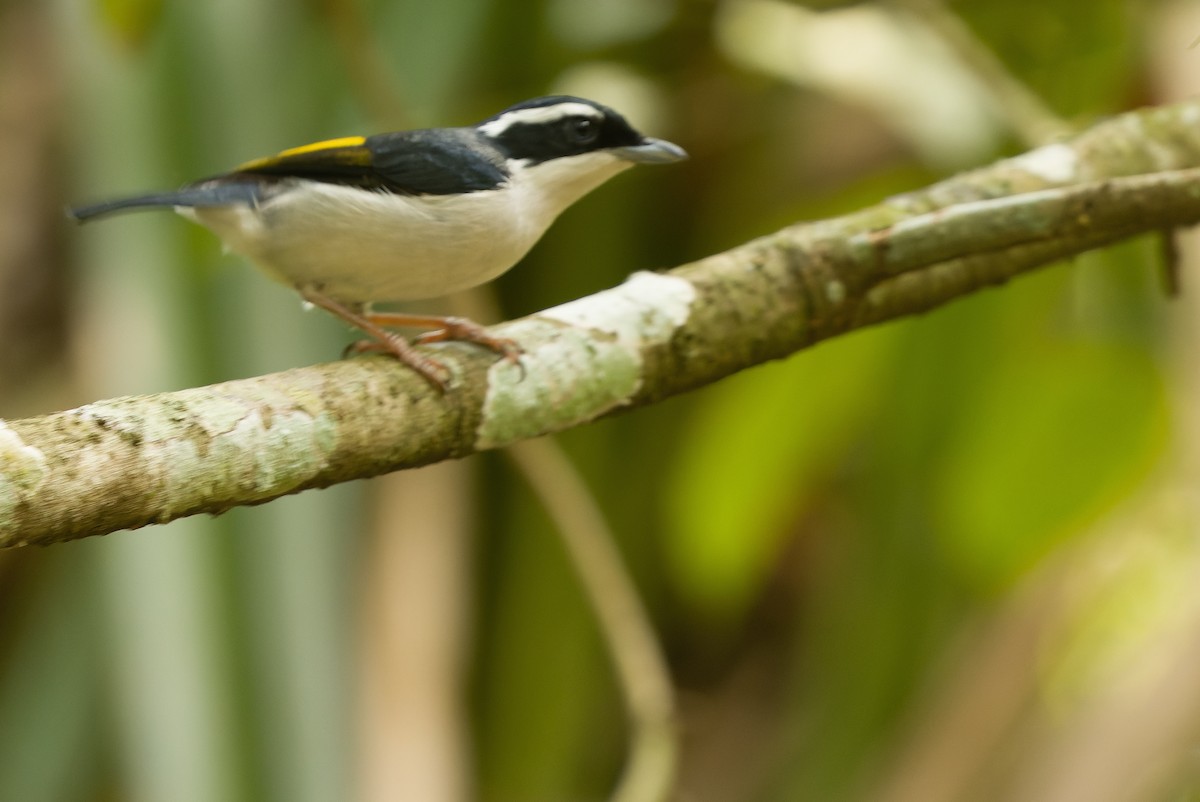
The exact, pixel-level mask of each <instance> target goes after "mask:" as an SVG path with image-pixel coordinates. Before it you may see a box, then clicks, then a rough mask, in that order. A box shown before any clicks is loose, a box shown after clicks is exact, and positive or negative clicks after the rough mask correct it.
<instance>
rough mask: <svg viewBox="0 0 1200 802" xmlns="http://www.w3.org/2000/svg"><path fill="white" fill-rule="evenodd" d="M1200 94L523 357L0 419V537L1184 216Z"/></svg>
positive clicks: (742, 267) (594, 389)
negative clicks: (430, 379) (447, 385)
mask: <svg viewBox="0 0 1200 802" xmlns="http://www.w3.org/2000/svg"><path fill="white" fill-rule="evenodd" d="M1198 121H1200V101H1191V102H1188V103H1182V104H1179V105H1175V106H1168V107H1162V108H1154V109H1148V110H1143V111H1139V112H1133V113H1129V114H1125V115H1121V116H1119V117H1115V118H1113V119H1111V120H1108V121H1106V122H1103V123H1101V124H1099V125H1097V126H1095V127H1094V128H1092V129H1091V130H1089V131H1087V132H1085V133H1083V134H1081V135H1080V136H1078V137H1075V138H1074V139H1072V140H1070V141H1068V142H1064V143H1061V144H1055V145H1050V146H1047V147H1044V148H1039V149H1037V150H1034V151H1031V152H1029V153H1026V154H1024V155H1022V156H1018V157H1017V158H1014V159H1008V160H1005V161H1001V162H998V163H996V164H994V165H992V166H990V167H987V168H984V169H980V170H976V171H974V172H971V173H966V174H963V175H960V176H956V177H954V178H951V179H949V180H947V181H943V182H941V183H938V184H935V185H933V186H931V187H928V188H926V189H924V190H922V191H920V192H914V193H911V194H908V195H904V196H900V197H897V198H892V199H889V200H887V201H885V202H884V203H881V204H879V205H877V206H873V207H870V208H867V209H864V210H862V211H860V212H857V213H854V214H851V215H847V216H844V217H839V218H834V219H830V220H825V221H820V222H815V223H803V224H798V225H794V226H791V227H788V228H786V229H783V230H782V231H779V232H777V233H775V234H772V235H770V236H767V237H763V238H761V239H758V240H754V241H752V242H749V243H746V244H744V245H741V246H739V247H737V248H734V249H732V250H730V251H726V252H725V253H721V254H717V255H715V256H710V257H708V258H706V259H702V260H700V261H698V262H694V263H692V264H689V265H684V266H682V267H678V268H676V269H674V270H671V271H668V272H666V273H636V274H634V275H633V276H632V277H631V278H630V279H629V280H628V281H626V282H625V283H624V284H622V285H621V286H619V287H615V288H613V289H610V290H606V291H604V292H600V293H597V294H595V295H592V296H589V297H587V298H582V299H579V300H577V301H573V302H571V303H568V304H565V305H563V306H559V307H556V308H554V309H550V310H546V311H545V312H541V313H539V314H537V315H533V316H531V317H528V318H524V319H522V320H517V321H514V322H511V323H507V324H503V325H501V326H498V327H496V329H495V333H496V335H497V336H502V337H510V338H513V339H515V340H517V341H518V342H520V343H521V345H522V346H523V347H524V348H525V355H524V357H523V358H522V366H521V367H517V366H513V365H511V364H508V363H506V362H504V361H500V362H496V361H495V360H494V359H493V358H492V357H491V355H487V354H482V353H479V352H478V351H477V350H475V349H472V348H471V347H470V346H466V345H461V344H454V343H451V344H441V345H435V346H430V347H431V348H432V349H434V350H436V352H437V354H438V358H439V359H440V360H442V361H444V362H445V363H446V364H448V365H449V366H450V367H451V368H452V370H453V371H454V373H455V376H454V384H453V386H452V388H451V390H450V391H449V392H447V393H446V394H445V395H439V394H437V393H436V392H433V391H432V390H431V389H430V388H429V386H428V384H427V383H426V382H424V380H422V379H421V378H420V377H419V376H417V375H416V374H414V373H413V372H412V371H410V370H406V369H404V368H403V367H401V366H398V365H396V364H395V363H394V362H393V361H391V360H389V359H386V358H382V357H369V358H361V359H353V360H348V361H343V362H337V363H330V364H323V365H315V366H312V367H306V368H298V369H295V370H289V371H285V372H283V373H277V374H272V375H268V376H260V377H257V378H252V379H245V380H240V381H233V382H227V383H224V384H218V385H213V386H210V387H201V388H196V389H191V390H184V391H181V392H174V393H163V394H160V395H152V396H144V397H135V398H120V399H115V400H109V401H98V402H96V403H93V404H88V405H86V406H83V407H79V408H78V409H73V410H68V411H65V412H58V413H54V414H51V415H46V416H43V417H38V418H29V419H25V420H17V421H10V422H7V423H5V422H3V421H0V546H16V545H24V544H27V543H53V542H58V541H63V540H70V539H73V538H79V537H87V536H89V535H99V534H105V533H107V532H112V531H115V530H118V529H127V528H134V527H139V526H143V525H146V524H149V523H158V522H164V521H169V520H172V519H174V518H179V517H182V516H185V515H192V514H195V513H200V512H208V513H217V512H221V511H223V510H225V509H228V508H229V507H232V506H237V505H242V504H257V503H261V502H264V501H268V500H270V499H273V498H277V497H279V496H281V495H286V494H288V493H295V492H298V491H301V490H305V489H308V488H313V487H326V486H328V485H331V484H335V483H337V482H343V481H347V480H350V479H358V478H363V477H368V476H374V475H377V474H380V473H385V472H388V471H393V470H397V469H400V468H408V467H413V466H417V465H424V464H428V463H431V462H437V461H439V460H443V459H448V458H453V457H462V456H465V455H468V454H471V453H474V452H476V451H480V450H484V449H490V448H496V447H499V446H503V445H506V444H509V443H513V442H517V441H519V440H523V439H527V438H530V437H535V436H538V435H541V434H546V433H549V432H555V431H560V430H563V429H567V428H570V427H572V426H577V425H580V424H582V423H586V422H588V421H591V420H594V419H596V418H599V417H601V416H604V415H608V414H611V413H614V412H618V411H622V410H626V409H631V408H634V407H637V406H641V405H644V404H649V403H653V402H655V401H657V400H659V399H662V398H665V397H668V396H671V395H675V394H678V393H682V392H685V391H687V390H690V389H693V388H696V387H700V386H702V385H705V384H709V383H711V382H714V381H717V380H718V379H721V378H723V377H725V376H728V375H730V374H732V373H735V372H737V371H739V370H743V369H745V368H747V367H750V366H752V365H756V364H759V363H761V362H764V361H767V360H770V359H777V358H780V357H784V356H787V355H788V354H791V353H794V352H795V351H798V350H800V349H802V348H805V347H807V346H810V345H812V344H814V343H816V342H819V341H821V340H824V339H828V338H830V337H833V336H836V335H838V334H842V333H844V332H847V331H850V330H853V329H856V328H861V327H863V326H866V325H870V324H873V323H879V322H883V321H886V320H892V319H894V318H898V317H902V316H905V315H911V314H915V313H919V312H923V311H925V310H927V309H931V308H933V307H935V306H938V305H940V304H943V303H946V302H947V301H949V300H952V299H953V298H955V297H958V296H960V295H964V294H966V293H969V292H973V291H975V290H978V289H981V288H983V287H986V286H989V285H993V284H998V283H1001V282H1004V281H1006V280H1007V279H1009V278H1011V277H1013V276H1015V275H1018V274H1020V273H1022V272H1025V271H1028V270H1032V269H1034V268H1036V267H1039V266H1042V265H1046V264H1049V263H1052V262H1053V261H1055V260H1057V259H1061V258H1063V257H1066V256H1070V255H1073V254H1078V253H1082V252H1084V251H1087V250H1090V249H1093V248H1097V247H1100V246H1103V245H1107V244H1109V243H1112V242H1116V241H1118V240H1121V239H1124V238H1127V237H1129V236H1132V235H1135V234H1138V233H1142V232H1148V231H1161V230H1163V229H1169V228H1171V227H1176V226H1183V225H1190V224H1194V223H1196V222H1198V221H1200V126H1197V124H1196V123H1197V122H1198Z"/></svg>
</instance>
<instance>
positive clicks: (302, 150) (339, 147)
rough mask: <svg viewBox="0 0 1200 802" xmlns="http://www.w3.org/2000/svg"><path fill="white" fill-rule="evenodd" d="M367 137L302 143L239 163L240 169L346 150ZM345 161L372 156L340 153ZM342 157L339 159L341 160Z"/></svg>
mask: <svg viewBox="0 0 1200 802" xmlns="http://www.w3.org/2000/svg"><path fill="white" fill-rule="evenodd" d="M366 141H367V138H366V137H365V136H343V137H339V138H337V139H324V140H321V141H320V142H313V143H312V144H309V145H301V146H300V147H298V148H288V149H287V150H285V151H281V152H279V153H277V154H275V155H274V156H267V157H266V158H263V159H255V160H254V161H249V162H246V163H245V164H242V165H239V166H238V168H237V170H238V171H252V170H263V169H266V168H269V167H277V166H279V165H282V164H285V163H287V162H289V161H292V160H296V161H303V160H304V159H303V157H305V156H314V155H317V154H321V153H331V152H333V151H345V150H347V149H350V148H358V147H361V146H362V145H363V144H365V143H366ZM340 155H341V156H342V157H343V159H344V161H345V162H346V163H348V164H367V163H369V161H370V156H369V154H367V153H366V152H363V153H361V154H360V153H355V152H354V151H350V152H348V153H344V154H340ZM341 160H342V159H338V161H341Z"/></svg>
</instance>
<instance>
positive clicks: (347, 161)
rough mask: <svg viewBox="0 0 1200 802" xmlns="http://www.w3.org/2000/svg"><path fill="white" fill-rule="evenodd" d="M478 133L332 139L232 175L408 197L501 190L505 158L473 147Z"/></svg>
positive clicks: (246, 166) (458, 131)
mask: <svg viewBox="0 0 1200 802" xmlns="http://www.w3.org/2000/svg"><path fill="white" fill-rule="evenodd" d="M475 136H478V135H477V134H475V133H474V131H473V129H444V130H442V131H438V132H433V131H401V132H398V133H392V134H378V135H376V136H372V137H360V136H352V137H342V138H340V139H329V140H325V141H323V142H315V143H313V144H311V145H303V146H301V147H298V148H292V149H290V150H285V151H283V152H282V153H279V154H277V155H275V156H268V157H267V158H265V159H257V160H255V161H252V162H247V163H246V164H243V165H241V166H239V167H238V168H237V169H236V170H234V171H233V172H232V173H230V174H229V177H231V178H234V177H240V176H246V175H255V176H280V177H296V178H307V179H309V180H313V181H325V182H329V183H335V184H348V185H352V186H360V187H364V188H366V189H380V190H387V191H389V192H397V193H401V194H405V195H452V194H458V193H462V192H476V191H479V190H484V189H495V188H497V187H499V186H500V185H502V184H503V183H504V181H505V179H506V178H507V177H508V174H507V173H506V172H505V171H504V169H503V167H502V166H501V164H502V162H501V161H500V159H498V158H495V157H489V156H488V155H484V153H481V152H480V150H479V149H478V148H472V147H471V145H472V137H475Z"/></svg>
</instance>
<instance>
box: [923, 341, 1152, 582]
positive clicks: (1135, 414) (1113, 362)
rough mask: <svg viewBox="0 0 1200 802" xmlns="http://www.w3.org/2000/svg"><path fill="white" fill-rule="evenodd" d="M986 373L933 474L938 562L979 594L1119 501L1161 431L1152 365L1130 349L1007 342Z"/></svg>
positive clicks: (1139, 475)
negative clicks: (1012, 345)
mask: <svg viewBox="0 0 1200 802" xmlns="http://www.w3.org/2000/svg"><path fill="white" fill-rule="evenodd" d="M990 379H991V384H990V386H989V387H987V388H986V389H985V391H984V392H981V393H979V394H978V395H977V396H976V397H975V399H974V400H975V408H974V409H973V410H971V411H970V414H968V415H965V416H964V417H963V419H962V420H963V421H965V423H964V424H963V430H962V431H961V432H960V433H959V436H958V437H957V438H955V440H954V441H953V443H952V445H951V447H950V451H949V453H948V454H947V457H946V459H945V461H944V464H943V469H942V471H941V475H940V476H936V477H933V479H934V481H935V482H937V483H938V484H937V486H936V487H935V497H936V503H937V506H938V509H937V515H938V518H939V522H940V524H941V526H940V531H941V536H942V539H943V547H944V549H945V551H946V553H947V555H948V558H949V560H950V562H951V563H952V564H955V565H957V567H958V569H959V570H960V571H961V572H962V573H963V574H964V575H965V576H966V577H967V578H968V579H969V580H970V581H972V582H973V583H975V584H977V585H979V586H981V587H983V588H985V589H995V588H998V587H1002V586H1004V585H1005V584H1007V583H1009V582H1011V581H1013V580H1014V579H1016V578H1017V577H1019V576H1020V575H1021V573H1022V572H1024V571H1026V570H1027V569H1029V568H1030V567H1032V565H1033V564H1034V563H1035V562H1036V561H1037V560H1038V559H1039V558H1040V557H1042V556H1043V555H1045V554H1046V553H1047V552H1048V551H1049V550H1050V549H1051V548H1053V547H1054V546H1055V545H1057V544H1060V543H1062V542H1063V541H1065V540H1067V539H1069V538H1070V537H1072V536H1074V535H1076V534H1078V533H1080V532H1081V531H1083V530H1084V528H1085V527H1086V526H1087V525H1088V524H1090V523H1091V522H1093V521H1094V520H1095V519H1096V518H1097V517H1098V516H1100V515H1101V514H1102V513H1103V512H1105V511H1106V510H1108V509H1109V508H1111V507H1112V506H1113V505H1114V504H1115V503H1116V502H1118V501H1119V500H1120V499H1121V498H1123V497H1124V495H1126V494H1127V493H1128V491H1129V490H1130V489H1131V488H1132V487H1133V486H1134V485H1135V484H1136V483H1138V482H1139V481H1141V480H1142V479H1143V478H1144V477H1145V476H1146V474H1147V472H1148V471H1149V469H1150V468H1151V467H1152V465H1153V464H1154V461H1155V459H1156V457H1157V456H1158V455H1159V454H1160V453H1161V451H1162V448H1163V446H1164V444H1165V442H1166V432H1167V409H1166V398H1165V392H1164V389H1163V383H1162V379H1161V376H1160V375H1159V371H1158V368H1157V366H1156V365H1155V364H1154V362H1153V360H1152V359H1151V358H1150V357H1149V356H1148V355H1147V354H1146V353H1145V352H1144V351H1140V350H1137V349H1134V348H1130V347H1126V346H1117V345H1107V344H1096V343H1074V344H1054V345H1051V346H1049V347H1042V348H1030V349H1017V350H1016V351H1014V352H1011V353H1010V354H1009V356H1008V357H1007V364H1005V365H1003V366H1000V367H998V368H997V370H996V371H995V372H994V373H993V374H991V376H990Z"/></svg>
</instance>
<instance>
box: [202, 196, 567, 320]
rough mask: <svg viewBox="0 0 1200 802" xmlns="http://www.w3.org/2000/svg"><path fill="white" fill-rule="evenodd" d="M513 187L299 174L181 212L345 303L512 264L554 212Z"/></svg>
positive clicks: (412, 296)
mask: <svg viewBox="0 0 1200 802" xmlns="http://www.w3.org/2000/svg"><path fill="white" fill-rule="evenodd" d="M519 194H520V193H519V192H514V191H513V189H512V188H509V189H508V190H499V191H495V190H492V191H484V192H474V193H471V194H468V195H460V196H421V197H411V196H405V195H393V194H389V193H384V192H364V191H363V190H361V189H355V188H352V187H345V186H339V185H335V184H326V183H320V182H315V181H304V180H297V181H295V182H294V185H293V186H291V187H290V188H289V189H288V190H287V191H284V192H281V193H279V194H278V195H275V196H274V197H271V198H269V199H268V200H266V201H264V202H263V203H262V204H260V205H259V206H257V207H250V206H245V205H237V206H228V207H210V208H197V209H182V208H181V209H179V212H180V213H181V214H183V215H184V216H186V217H189V218H191V219H193V220H195V221H196V222H198V223H200V224H202V225H204V226H206V227H208V228H209V229H211V230H212V231H213V232H214V233H216V234H217V236H219V237H220V238H221V239H222V241H224V243H225V245H226V246H227V247H228V248H229V249H230V250H231V251H234V252H235V253H239V254H241V255H243V256H245V257H247V258H248V259H250V260H251V261H252V262H254V263H255V264H257V265H258V266H259V267H261V268H262V269H263V270H265V271H266V272H267V273H268V274H269V275H270V276H271V277H272V278H275V279H276V280H278V281H281V282H283V283H285V284H288V285H289V286H293V287H300V286H305V285H311V286H314V287H316V288H318V289H320V290H321V291H322V292H323V293H325V294H326V295H329V296H330V297H333V298H336V299H338V300H341V301H345V302H351V303H369V302H372V301H407V300H416V299H421V298H433V297H437V296H439V295H445V294H447V293H450V292H456V291H458V290H462V289H466V288H468V287H474V286H476V285H477V284H482V283H484V282H486V281H490V280H491V279H493V278H496V277H497V276H499V275H500V274H501V273H504V272H505V271H506V270H508V269H509V268H510V267H512V266H513V265H514V264H516V263H517V262H518V261H519V260H520V259H521V257H523V256H524V255H525V254H526V252H527V251H528V250H529V249H530V248H531V247H532V246H533V244H534V243H535V242H537V240H538V239H539V238H540V237H541V235H542V233H543V232H544V231H545V230H546V228H547V227H548V226H549V225H550V223H551V222H553V219H554V216H556V215H555V214H551V215H544V214H534V215H530V214H528V213H527V212H528V210H529V206H528V204H526V205H525V206H522V205H521V204H520V203H519V200H520V198H519V197H516V195H519ZM520 209H524V210H526V213H521V212H520V211H518V210H520ZM348 232H354V233H353V234H348Z"/></svg>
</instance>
